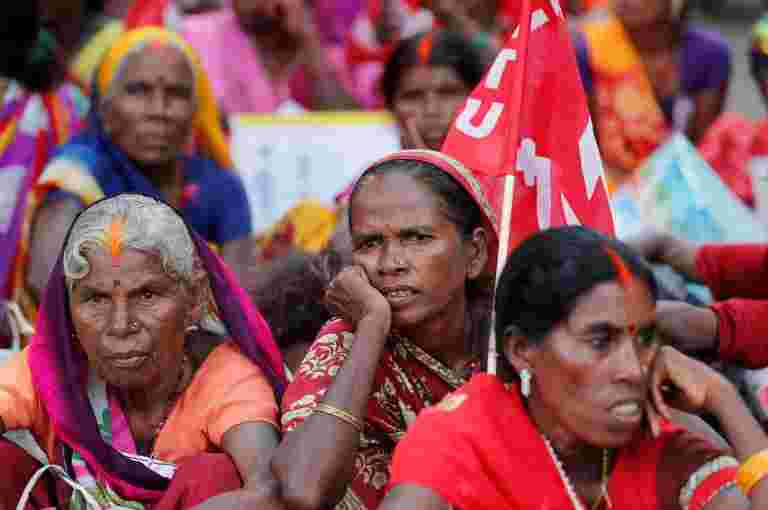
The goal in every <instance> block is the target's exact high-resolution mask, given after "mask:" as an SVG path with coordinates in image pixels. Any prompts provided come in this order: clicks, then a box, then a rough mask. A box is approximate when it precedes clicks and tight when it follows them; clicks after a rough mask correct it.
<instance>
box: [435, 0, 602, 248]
mask: <svg viewBox="0 0 768 510" xmlns="http://www.w3.org/2000/svg"><path fill="white" fill-rule="evenodd" d="M521 4H522V8H521V11H520V13H521V16H520V17H519V19H520V20H521V23H520V26H519V27H518V29H517V30H516V31H515V33H513V34H512V35H511V36H510V38H509V39H508V41H507V44H506V45H505V47H504V48H503V49H502V50H501V52H500V53H499V55H498V56H497V58H496V60H495V61H494V63H493V65H492V66H491V68H490V69H489V71H488V74H487V75H486V76H485V78H484V79H483V81H482V82H481V83H480V85H478V87H477V88H476V89H475V90H474V91H473V93H472V94H471V95H470V96H469V98H468V99H467V101H466V102H465V104H464V107H463V109H462V110H460V111H459V114H458V115H457V117H456V120H455V121H454V125H453V126H452V127H451V130H450V132H449V134H448V136H447V138H446V140H445V143H444V145H443V148H442V150H443V152H445V153H446V154H449V155H450V156H452V157H454V158H456V159H457V160H459V161H461V162H462V163H464V164H465V165H467V166H468V167H469V168H470V169H472V171H473V172H475V173H477V174H480V175H482V176H485V177H484V178H483V180H484V181H485V182H486V183H487V192H488V194H489V198H490V199H491V201H492V202H493V203H494V205H495V206H496V208H497V211H498V212H499V218H502V216H503V214H501V210H500V209H501V207H502V197H501V196H500V195H501V191H500V189H501V188H502V186H501V182H502V179H501V176H505V175H512V176H514V194H513V195H512V197H511V198H512V200H511V207H512V209H511V221H510V224H508V225H503V224H502V225H501V226H500V228H502V229H504V228H509V229H510V232H509V234H510V237H509V246H510V247H514V246H515V245H516V244H517V243H518V242H520V241H521V240H523V239H524V238H526V237H528V236H529V235H531V234H533V233H534V232H536V231H538V230H540V229H545V228H549V227H553V226H558V225H566V224H582V225H584V226H588V227H591V228H594V229H596V230H599V231H601V232H603V233H605V234H607V235H611V236H612V235H613V234H614V229H613V218H612V214H611V210H610V204H609V201H608V193H607V191H606V188H605V178H604V175H603V166H602V162H601V160H600V154H599V151H598V148H597V143H596V140H595V136H594V133H593V130H592V122H591V120H590V117H589V110H588V107H587V99H586V95H585V93H584V88H583V86H582V84H581V79H580V77H579V72H578V67H577V64H576V56H575V53H574V50H573V47H572V45H571V39H570V34H569V30H568V26H567V22H566V19H565V15H564V13H563V9H562V7H561V6H560V3H559V1H558V0H521ZM504 234H505V232H503V231H502V233H501V236H500V237H501V238H502V240H503V239H504V237H505V236H504ZM502 255H506V254H502ZM502 258H503V257H502Z"/></svg>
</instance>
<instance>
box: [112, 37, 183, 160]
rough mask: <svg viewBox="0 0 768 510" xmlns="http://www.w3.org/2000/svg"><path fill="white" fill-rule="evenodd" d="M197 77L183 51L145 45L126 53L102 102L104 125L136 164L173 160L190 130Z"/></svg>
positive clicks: (181, 148) (180, 151) (181, 149)
mask: <svg viewBox="0 0 768 510" xmlns="http://www.w3.org/2000/svg"><path fill="white" fill-rule="evenodd" d="M194 86H195V78H194V74H193V72H192V69H190V67H189V64H188V63H187V61H186V59H185V57H184V55H183V54H182V53H181V52H180V51H179V50H177V49H175V48H172V47H169V46H149V47H147V48H145V49H144V50H143V51H140V52H138V53H136V54H134V55H131V56H129V57H128V59H127V61H126V62H125V63H124V68H123V69H122V71H121V72H120V76H118V77H117V79H116V82H115V83H113V84H112V87H111V90H110V97H108V98H106V100H105V102H104V104H103V105H102V111H101V114H102V120H103V123H104V130H105V131H106V133H107V134H108V135H109V136H110V138H111V140H112V141H113V142H114V143H115V144H116V145H117V146H118V147H120V149H122V150H123V152H125V154H126V155H127V156H128V157H129V158H130V159H131V160H132V161H134V162H136V163H137V164H138V165H139V166H145V167H146V166H150V167H151V166H164V165H168V164H170V163H172V162H174V161H176V160H177V158H178V157H179V156H180V155H181V154H182V152H183V150H184V148H185V147H186V144H187V142H188V141H189V139H190V136H191V133H192V121H193V117H194V115H195V97H194V96H195V88H194Z"/></svg>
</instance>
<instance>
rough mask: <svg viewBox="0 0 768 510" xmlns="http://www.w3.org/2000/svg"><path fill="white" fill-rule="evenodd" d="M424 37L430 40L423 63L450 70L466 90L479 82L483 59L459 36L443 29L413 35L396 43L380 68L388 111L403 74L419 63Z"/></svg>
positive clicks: (483, 63)
mask: <svg viewBox="0 0 768 510" xmlns="http://www.w3.org/2000/svg"><path fill="white" fill-rule="evenodd" d="M425 37H432V48H431V51H430V52H429V58H428V60H427V62H426V63H427V64H429V65H430V66H433V67H436V66H446V67H450V68H452V69H453V70H454V71H456V74H458V75H459V77H460V78H461V80H462V81H463V82H464V84H465V85H466V86H467V87H469V88H470V89H474V88H475V86H476V85H477V84H478V83H480V80H482V79H483V75H484V74H485V70H486V68H487V65H486V64H487V63H488V62H486V60H487V59H485V58H484V57H483V54H482V53H481V52H480V51H479V50H478V49H477V48H476V47H474V46H473V45H472V43H471V42H470V41H469V40H467V39H466V38H465V37H464V36H463V35H461V34H458V33H456V32H449V31H444V30H439V31H435V32H429V33H426V34H419V35H415V36H413V37H409V38H407V39H403V40H402V41H400V42H399V44H398V45H397V48H395V51H394V52H393V53H392V55H391V56H390V58H389V60H388V61H387V64H386V66H385V67H384V73H383V74H382V76H381V83H380V86H381V92H382V94H383V96H384V99H385V102H386V104H387V106H388V107H389V108H392V106H393V104H394V101H395V96H396V95H397V91H398V90H399V89H400V81H401V80H402V78H403V75H404V74H405V72H406V71H407V70H408V69H410V68H412V67H415V66H417V65H420V64H421V63H422V61H421V56H420V55H419V47H420V45H421V42H422V40H423V39H424V38H425Z"/></svg>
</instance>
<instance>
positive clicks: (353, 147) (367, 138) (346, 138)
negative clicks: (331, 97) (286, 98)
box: [230, 112, 400, 233]
mask: <svg viewBox="0 0 768 510" xmlns="http://www.w3.org/2000/svg"><path fill="white" fill-rule="evenodd" d="M230 126H231V129H232V140H231V146H232V157H233V159H234V162H235V167H236V168H237V170H238V171H239V173H240V176H241V177H242V179H243V183H244V184H245V189H246V192H247V193H248V199H249V200H250V204H251V212H252V216H253V227H254V232H257V233H258V232H262V231H264V230H266V229H268V228H269V227H270V226H272V225H273V224H274V223H275V222H276V221H277V220H279V219H280V218H281V217H282V216H283V215H284V214H285V213H286V212H287V211H288V210H289V209H290V208H291V207H293V206H294V205H295V204H296V202H298V201H299V200H302V199H306V198H314V199H317V200H320V201H321V202H323V203H326V204H329V205H332V204H333V200H334V197H335V196H336V195H337V194H338V193H340V192H341V191H343V190H344V189H345V188H346V187H347V186H348V185H349V184H350V183H351V182H352V181H353V180H354V179H355V178H357V176H358V175H359V174H360V173H361V172H362V171H363V169H365V167H366V166H367V165H368V164H370V163H371V162H373V161H375V160H376V159H379V158H381V157H383V156H386V155H387V154H390V153H392V152H395V151H397V150H398V149H399V148H400V140H399V134H398V131H397V127H396V126H395V123H394V120H393V119H392V117H391V116H390V115H388V114H386V113H366V112H339V113H303V114H296V115H285V116H275V115H237V116H233V117H232V119H231V120H230Z"/></svg>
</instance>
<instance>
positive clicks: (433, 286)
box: [350, 173, 484, 332]
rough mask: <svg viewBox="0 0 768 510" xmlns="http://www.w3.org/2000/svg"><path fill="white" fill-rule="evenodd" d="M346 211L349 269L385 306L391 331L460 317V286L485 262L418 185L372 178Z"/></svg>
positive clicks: (402, 178)
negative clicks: (360, 272) (358, 272)
mask: <svg viewBox="0 0 768 510" xmlns="http://www.w3.org/2000/svg"><path fill="white" fill-rule="evenodd" d="M351 207H352V210H351V213H352V214H351V223H350V227H351V233H352V249H353V253H352V258H353V262H354V263H355V264H358V265H360V266H362V267H363V268H364V269H365V272H366V274H367V275H368V278H369V279H370V281H371V283H372V284H373V286H374V287H375V288H376V289H378V290H379V291H380V292H381V293H382V294H383V295H384V297H385V298H386V299H387V301H388V302H389V304H390V306H391V307H392V325H393V326H394V327H396V328H398V329H400V330H401V331H403V332H407V331H409V328H414V327H420V326H421V325H424V324H425V323H426V322H431V321H434V320H440V319H441V318H444V317H451V316H453V317H455V314H457V313H463V310H464V306H465V299H466V296H465V284H466V281H467V279H468V278H469V279H474V278H477V277H478V276H479V274H480V272H481V270H482V263H484V261H481V262H478V261H477V260H476V258H477V257H478V255H477V252H478V251H479V250H478V249H477V247H476V246H473V244H472V241H466V240H464V239H463V238H462V237H461V236H460V235H459V231H458V230H457V228H456V226H455V225H454V224H453V223H452V222H451V221H450V220H448V219H447V218H446V216H445V215H444V214H443V212H442V211H441V210H440V204H439V202H438V199H437V198H436V197H435V195H434V194H433V193H432V192H431V191H430V190H429V189H428V188H427V187H426V186H425V185H424V184H422V183H421V182H420V181H418V180H416V179H414V178H413V177H410V176H407V175H402V174H396V173H395V174H385V175H374V176H372V177H369V178H367V180H366V181H365V182H364V183H363V184H362V187H361V189H359V190H358V192H357V194H356V195H355V196H354V198H353V202H352V204H351ZM483 249H484V246H483ZM479 256H480V257H482V256H484V252H483V254H482V255H479ZM478 266H479V267H478Z"/></svg>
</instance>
